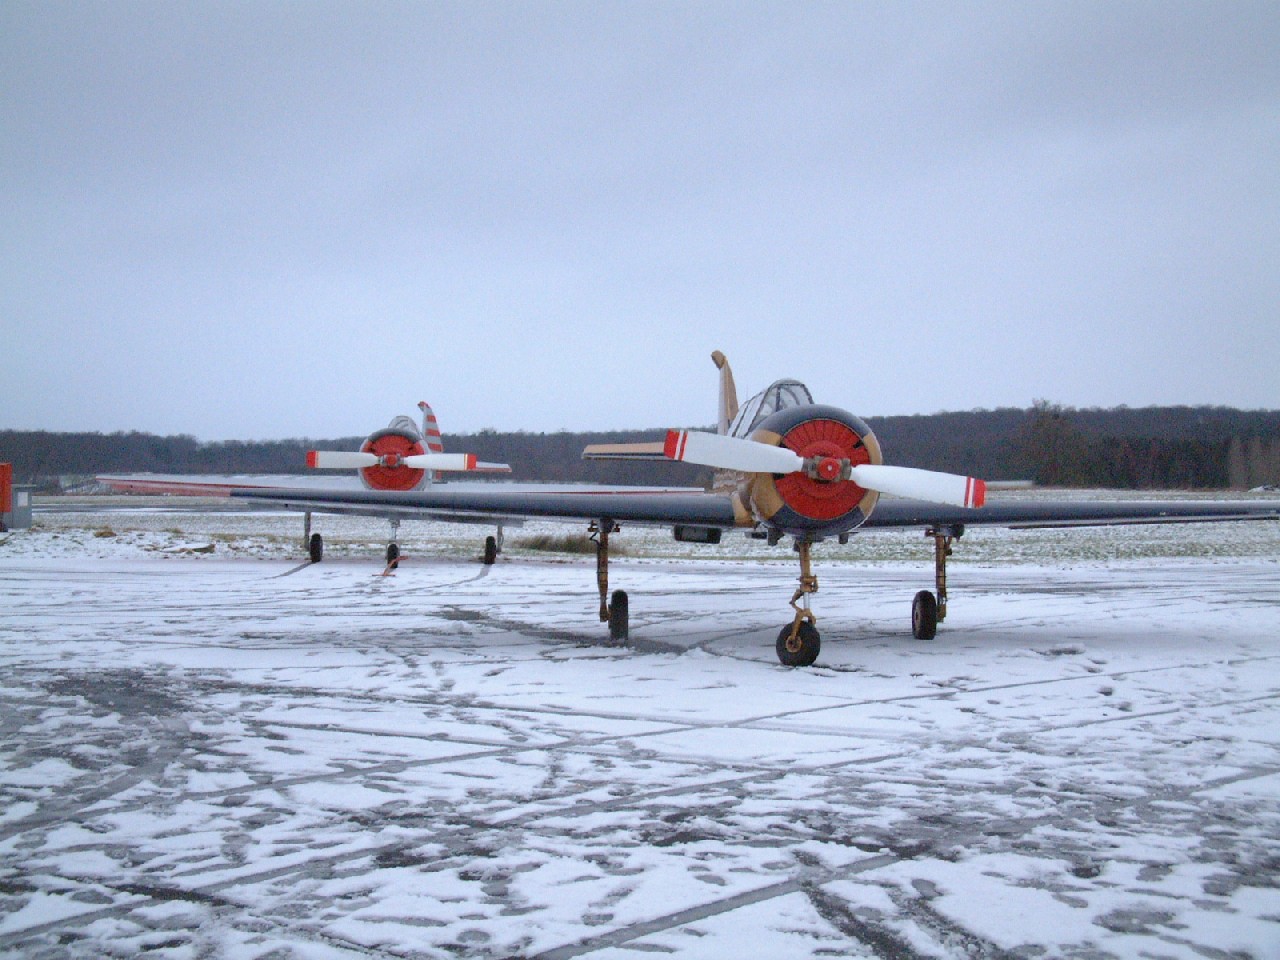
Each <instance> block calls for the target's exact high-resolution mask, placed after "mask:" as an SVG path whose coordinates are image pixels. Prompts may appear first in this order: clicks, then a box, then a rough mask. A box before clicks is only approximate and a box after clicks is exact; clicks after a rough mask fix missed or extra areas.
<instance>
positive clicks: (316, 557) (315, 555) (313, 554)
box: [307, 533, 324, 563]
mask: <svg viewBox="0 0 1280 960" xmlns="http://www.w3.org/2000/svg"><path fill="white" fill-rule="evenodd" d="M307 556H308V557H309V558H310V559H311V562H312V563H319V562H320V561H321V560H323V559H324V537H322V536H320V534H318V533H313V534H312V535H311V539H310V540H308V541H307Z"/></svg>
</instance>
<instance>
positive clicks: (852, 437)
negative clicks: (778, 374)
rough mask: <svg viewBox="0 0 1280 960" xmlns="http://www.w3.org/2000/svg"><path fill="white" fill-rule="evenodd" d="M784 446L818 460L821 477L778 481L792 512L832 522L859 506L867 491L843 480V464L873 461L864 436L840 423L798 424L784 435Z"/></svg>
mask: <svg viewBox="0 0 1280 960" xmlns="http://www.w3.org/2000/svg"><path fill="white" fill-rule="evenodd" d="M782 445H783V446H784V447H788V448H790V449H792V450H794V451H795V452H796V453H798V454H799V455H800V456H802V457H804V458H805V459H806V460H813V459H816V461H817V471H816V472H817V474H818V476H817V478H816V479H815V478H814V477H810V476H807V475H806V474H805V473H803V472H797V473H790V474H787V475H786V476H784V477H780V478H778V480H777V488H778V493H779V494H780V495H781V496H782V499H783V501H785V502H786V504H787V506H789V507H790V508H791V509H792V510H795V511H796V512H797V513H798V514H800V515H801V516H804V517H809V518H811V519H814V520H831V519H834V518H836V517H839V516H842V515H844V514H846V513H848V512H849V511H850V510H852V509H853V508H854V507H856V506H857V505H858V504H859V503H860V502H861V500H862V498H863V497H864V496H865V495H866V491H865V490H863V489H862V487H860V486H858V485H857V484H856V483H854V482H853V481H852V480H841V479H840V473H841V470H842V469H843V464H842V463H841V461H843V460H848V461H849V462H850V463H851V464H853V465H854V466H857V465H858V464H862V463H869V462H870V461H871V454H870V453H869V452H868V451H867V448H866V447H865V446H864V445H863V443H862V437H860V436H859V435H858V434H857V433H856V432H855V431H854V430H853V429H852V428H851V427H849V426H848V425H847V424H844V423H841V422H840V421H838V420H828V419H815V420H806V421H804V422H802V423H798V424H796V425H795V426H794V427H792V428H791V429H790V430H788V431H787V432H786V433H785V434H783V436H782Z"/></svg>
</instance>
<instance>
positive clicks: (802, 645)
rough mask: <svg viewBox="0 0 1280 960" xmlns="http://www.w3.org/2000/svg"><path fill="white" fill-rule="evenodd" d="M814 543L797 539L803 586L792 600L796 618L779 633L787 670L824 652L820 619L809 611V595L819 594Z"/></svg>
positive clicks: (780, 650) (802, 665) (808, 661)
mask: <svg viewBox="0 0 1280 960" xmlns="http://www.w3.org/2000/svg"><path fill="white" fill-rule="evenodd" d="M812 547H813V544H812V543H810V542H809V541H808V540H800V539H797V540H796V552H797V553H799V554H800V586H799V587H797V588H796V592H795V594H794V595H793V596H792V597H791V608H792V609H793V610H795V612H796V614H795V617H794V618H793V619H792V621H791V623H789V624H787V625H786V626H785V627H783V628H782V632H780V633H779V634H778V645H777V650H778V660H779V661H781V663H782V665H783V666H785V667H807V666H809V665H810V664H812V663H813V661H815V660H817V659H818V652H819V651H820V650H821V649H822V642H821V638H820V636H819V634H818V628H817V626H815V624H816V623H817V619H818V618H817V617H815V616H814V615H813V611H812V610H810V609H809V594H811V593H817V592H818V578H817V577H815V576H814V575H813V569H812V567H811V566H810V563H809V551H810V550H811V548H812Z"/></svg>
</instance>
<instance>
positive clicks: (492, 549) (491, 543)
mask: <svg viewBox="0 0 1280 960" xmlns="http://www.w3.org/2000/svg"><path fill="white" fill-rule="evenodd" d="M484 562H485V565H486V566H490V565H492V564H495V563H497V562H498V538H497V537H485V538H484Z"/></svg>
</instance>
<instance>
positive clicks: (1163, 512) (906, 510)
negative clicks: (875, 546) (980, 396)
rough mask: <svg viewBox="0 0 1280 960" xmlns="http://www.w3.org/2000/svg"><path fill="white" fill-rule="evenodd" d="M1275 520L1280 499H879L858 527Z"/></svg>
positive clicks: (1085, 525) (1060, 525) (1033, 525)
mask: <svg viewBox="0 0 1280 960" xmlns="http://www.w3.org/2000/svg"><path fill="white" fill-rule="evenodd" d="M1277 518H1280V500H1102V499H1099V500H1066V499H1063V500H1008V501H1000V500H997V501H994V502H992V501H988V502H987V505H986V506H985V507H982V508H981V509H977V510H974V509H969V508H965V507H947V506H940V505H938V504H933V503H923V502H920V501H917V500H889V499H882V500H881V501H880V503H879V504H878V505H877V506H876V509H875V510H874V512H872V514H871V517H870V518H869V519H868V520H867V522H866V523H865V524H864V525H863V526H864V527H866V528H873V527H932V526H953V525H956V524H963V525H964V526H966V527H969V526H975V527H976V526H998V527H1024V528H1034V527H1088V526H1109V525H1115V524H1127V523H1203V522H1211V521H1227V520H1275V519H1277Z"/></svg>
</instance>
